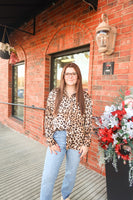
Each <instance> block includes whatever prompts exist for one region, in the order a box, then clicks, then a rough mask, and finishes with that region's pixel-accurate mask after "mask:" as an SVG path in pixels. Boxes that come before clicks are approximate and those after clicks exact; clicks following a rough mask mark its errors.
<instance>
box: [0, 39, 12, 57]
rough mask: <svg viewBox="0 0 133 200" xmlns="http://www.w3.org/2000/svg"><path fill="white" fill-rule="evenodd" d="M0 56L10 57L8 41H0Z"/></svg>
mask: <svg viewBox="0 0 133 200" xmlns="http://www.w3.org/2000/svg"><path fill="white" fill-rule="evenodd" d="M0 57H1V58H3V59H9V58H10V45H9V44H8V43H6V44H5V43H3V42H0Z"/></svg>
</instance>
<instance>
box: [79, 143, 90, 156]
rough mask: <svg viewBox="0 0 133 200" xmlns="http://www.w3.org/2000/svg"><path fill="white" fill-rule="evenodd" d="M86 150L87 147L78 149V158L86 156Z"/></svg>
mask: <svg viewBox="0 0 133 200" xmlns="http://www.w3.org/2000/svg"><path fill="white" fill-rule="evenodd" d="M88 149H89V148H88V147H87V146H81V147H80V154H81V156H80V158H82V157H83V156H85V155H86V154H87V152H88Z"/></svg>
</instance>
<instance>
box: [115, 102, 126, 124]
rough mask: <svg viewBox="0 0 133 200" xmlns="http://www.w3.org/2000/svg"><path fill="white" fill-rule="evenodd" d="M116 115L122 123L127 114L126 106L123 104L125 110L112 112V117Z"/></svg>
mask: <svg viewBox="0 0 133 200" xmlns="http://www.w3.org/2000/svg"><path fill="white" fill-rule="evenodd" d="M116 114H117V117H118V119H119V120H120V121H121V120H122V118H123V115H125V114H126V111H125V108H124V104H123V110H116V111H114V112H112V115H116Z"/></svg>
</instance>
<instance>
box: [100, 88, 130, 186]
mask: <svg viewBox="0 0 133 200" xmlns="http://www.w3.org/2000/svg"><path fill="white" fill-rule="evenodd" d="M96 124H97V125H98V141H99V150H100V162H102V163H105V162H110V161H112V164H113V167H114V168H115V170H116V171H118V169H117V161H118V159H120V158H121V159H122V160H123V163H124V164H126V161H128V163H129V185H130V186H132V184H133V88H131V89H130V90H128V91H126V92H125V94H124V92H123V91H122V90H121V94H120V97H118V98H117V101H116V103H114V104H112V105H111V106H106V107H105V111H104V113H103V114H102V115H101V116H100V118H97V119H96Z"/></svg>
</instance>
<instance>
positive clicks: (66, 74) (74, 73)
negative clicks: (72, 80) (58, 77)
mask: <svg viewBox="0 0 133 200" xmlns="http://www.w3.org/2000/svg"><path fill="white" fill-rule="evenodd" d="M64 75H65V76H67V77H68V76H76V75H77V73H76V72H72V73H68V72H67V73H65V74H64Z"/></svg>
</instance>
